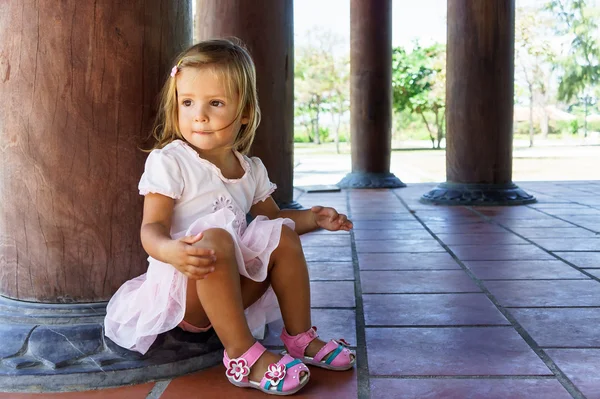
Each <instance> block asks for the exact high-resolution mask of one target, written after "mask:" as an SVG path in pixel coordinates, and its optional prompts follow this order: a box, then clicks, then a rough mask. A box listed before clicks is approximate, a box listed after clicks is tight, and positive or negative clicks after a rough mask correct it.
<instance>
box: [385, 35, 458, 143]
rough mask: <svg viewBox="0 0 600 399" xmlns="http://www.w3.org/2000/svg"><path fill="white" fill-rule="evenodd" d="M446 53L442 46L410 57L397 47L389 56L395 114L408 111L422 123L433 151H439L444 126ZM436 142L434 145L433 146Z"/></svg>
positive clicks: (416, 51) (416, 48)
mask: <svg viewBox="0 0 600 399" xmlns="http://www.w3.org/2000/svg"><path fill="white" fill-rule="evenodd" d="M445 59H446V52H445V47H444V46H443V45H441V44H434V45H431V46H428V47H421V46H420V45H419V44H418V43H415V46H414V48H413V49H412V51H411V52H410V53H409V52H407V51H406V50H405V49H403V48H400V47H397V48H394V49H393V53H392V96H393V97H392V104H393V108H394V110H395V111H396V112H399V113H400V112H402V111H404V110H410V111H411V112H413V113H416V114H418V115H419V116H420V117H421V119H422V120H423V122H424V124H425V127H426V128H427V131H428V132H429V138H430V140H431V145H432V147H433V148H440V143H441V141H442V139H443V138H444V135H445V125H446V118H445V116H446V104H445V94H446V93H445V91H446V67H445ZM436 140H437V145H436Z"/></svg>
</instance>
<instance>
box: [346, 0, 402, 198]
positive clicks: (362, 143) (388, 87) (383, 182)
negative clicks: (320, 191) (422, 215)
mask: <svg viewBox="0 0 600 399" xmlns="http://www.w3.org/2000/svg"><path fill="white" fill-rule="evenodd" d="M350 96H351V100H350V131H351V135H352V173H350V174H348V175H347V176H346V177H344V179H342V181H341V182H340V183H338V185H339V186H340V187H343V188H396V187H404V186H405V185H404V184H403V183H402V182H401V181H400V180H399V179H398V178H397V177H395V176H394V175H393V174H392V173H390V158H391V152H392V147H391V145H392V142H391V140H392V136H391V127H392V0H351V1H350Z"/></svg>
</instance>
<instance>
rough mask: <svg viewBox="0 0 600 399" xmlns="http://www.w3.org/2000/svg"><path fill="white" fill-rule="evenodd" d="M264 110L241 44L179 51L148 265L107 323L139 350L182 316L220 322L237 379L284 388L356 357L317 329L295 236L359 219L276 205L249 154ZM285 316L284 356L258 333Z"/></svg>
mask: <svg viewBox="0 0 600 399" xmlns="http://www.w3.org/2000/svg"><path fill="white" fill-rule="evenodd" d="M259 121H260V111H259V107H258V99H257V93H256V72H255V69H254V64H253V62H252V59H251V58H250V56H249V55H248V53H247V52H246V50H245V49H244V48H242V47H241V46H240V45H239V44H237V43H234V42H232V41H228V40H210V41H205V42H201V43H198V44H196V45H195V46H193V47H191V48H190V49H188V50H187V51H185V52H184V53H182V54H181V55H180V56H179V57H178V61H177V63H176V66H174V67H173V69H172V71H171V77H170V78H169V79H168V81H167V82H166V84H165V86H164V87H163V91H162V93H161V106H160V110H159V115H158V118H157V124H156V127H155V130H154V133H155V137H156V139H157V144H156V145H155V146H154V149H153V150H152V151H151V152H150V154H149V156H148V159H147V161H146V166H145V171H144V174H143V175H142V177H141V180H140V183H139V191H140V194H142V195H144V196H145V198H144V215H143V221H142V227H141V239H142V244H143V246H144V249H145V250H146V252H148V254H149V255H150V257H149V258H148V260H149V266H148V271H147V272H146V273H145V274H143V275H141V276H139V277H137V278H135V279H133V280H130V281H127V282H126V283H125V284H123V286H121V288H119V290H118V291H117V292H116V293H115V295H114V296H113V297H112V299H111V300H110V302H109V304H108V307H107V315H106V320H105V331H106V336H107V337H109V338H110V339H111V340H113V341H114V342H115V343H117V344H119V345H120V346H122V347H124V348H127V349H131V350H136V351H138V352H140V353H142V354H143V353H146V351H147V350H148V348H149V347H150V346H151V345H152V343H153V342H154V340H155V339H156V336H157V334H161V333H164V332H166V331H169V330H171V329H173V328H175V327H179V328H182V329H183V330H186V331H189V332H203V331H206V330H208V329H209V328H214V330H215V331H216V333H217V335H218V337H219V339H220V340H221V342H222V343H223V346H224V347H225V351H224V356H223V363H224V365H225V367H226V369H227V371H226V375H227V378H228V379H229V381H230V382H231V383H232V384H234V385H237V386H240V387H252V388H256V389H259V390H261V391H263V392H266V393H273V394H277V395H287V394H292V393H295V392H297V391H298V390H299V389H301V388H302V387H303V386H304V385H305V384H306V383H307V382H308V379H309V374H310V373H309V371H308V368H307V367H306V366H305V363H307V364H310V365H313V366H318V367H323V368H326V369H331V370H347V369H349V368H352V366H353V365H354V362H355V354H354V353H353V352H352V351H350V350H349V349H348V348H347V347H346V345H345V342H344V341H340V342H338V341H334V340H331V341H329V342H328V343H326V342H324V341H321V340H320V339H318V335H317V333H316V328H312V327H311V316H310V286H309V278H308V271H307V266H306V261H305V259H304V254H303V252H302V245H301V243H300V239H299V237H298V235H299V234H303V233H306V232H309V231H312V230H315V229H317V228H324V229H327V230H331V231H336V230H346V231H347V230H350V229H351V228H352V223H351V222H350V221H349V220H348V219H347V217H346V216H345V215H343V214H338V213H337V212H336V210H335V209H333V208H326V207H321V206H316V207H313V208H312V209H310V210H280V209H279V208H278V207H277V205H276V204H275V202H274V201H273V199H272V198H271V194H272V193H273V191H274V190H275V188H276V186H275V184H273V183H271V182H270V181H269V177H268V175H267V170H266V169H265V167H264V165H263V163H262V162H261V161H260V159H258V158H256V157H253V158H248V157H247V156H246V155H244V154H246V153H247V152H248V150H249V149H250V145H251V144H252V141H253V139H254V135H255V132H256V128H257V126H258V124H259ZM248 212H249V213H250V214H251V215H252V216H254V220H253V221H252V222H251V223H250V224H249V225H247V222H246V214H247V213H248ZM281 316H283V322H284V325H285V327H284V329H283V331H282V333H281V339H282V341H283V343H284V345H285V347H286V350H287V353H286V354H285V355H284V356H283V357H281V356H278V355H276V354H274V353H271V352H268V351H266V349H265V348H264V347H263V346H262V345H261V344H260V343H259V342H257V341H256V340H255V338H254V336H253V332H256V331H258V330H260V329H262V328H263V327H264V325H265V323H269V322H271V321H274V320H276V319H278V318H280V317H281Z"/></svg>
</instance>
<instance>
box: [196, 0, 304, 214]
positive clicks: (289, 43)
mask: <svg viewBox="0 0 600 399" xmlns="http://www.w3.org/2000/svg"><path fill="white" fill-rule="evenodd" d="M292 18H293V4H292V0H255V1H238V0H196V21H195V24H196V32H195V37H196V38H197V39H198V40H206V39H211V38H216V37H227V36H234V37H237V38H239V39H241V40H242V41H243V42H244V44H245V45H246V46H247V47H248V50H249V51H250V54H251V55H252V58H253V60H254V63H255V64H256V73H257V86H258V100H259V103H260V109H261V113H262V120H261V123H260V126H259V127H258V131H257V134H256V138H255V140H254V144H253V146H252V155H255V156H258V157H259V158H260V159H261V160H262V161H263V162H264V164H265V166H266V167H267V170H268V171H269V177H270V178H271V181H272V182H274V183H275V184H277V187H278V188H277V191H275V193H274V194H273V197H274V198H275V200H276V201H277V203H278V204H279V205H280V206H281V207H288V208H289V207H296V206H297V204H295V203H294V202H293V178H294V171H293V166H294V40H293V39H294V31H293V21H292Z"/></svg>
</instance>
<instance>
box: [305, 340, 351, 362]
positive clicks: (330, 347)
mask: <svg viewBox="0 0 600 399" xmlns="http://www.w3.org/2000/svg"><path fill="white" fill-rule="evenodd" d="M342 349H344V347H343V346H342V345H340V344H339V343H338V342H336V341H334V340H333V339H332V340H331V341H329V342H327V343H326V344H325V346H323V347H322V348H321V349H320V350H319V351H318V352H317V354H316V355H315V357H313V359H314V361H315V362H320V361H322V360H323V358H324V357H325V356H327V355H328V354H329V353H331V352H334V353H332V354H331V357H329V359H327V364H330V363H331V362H332V361H333V359H335V357H336V356H337V355H339V354H340V352H341V351H342Z"/></svg>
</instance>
